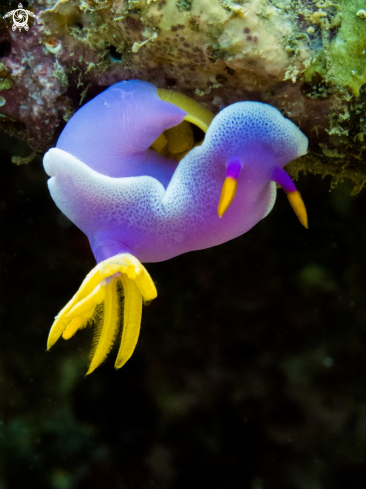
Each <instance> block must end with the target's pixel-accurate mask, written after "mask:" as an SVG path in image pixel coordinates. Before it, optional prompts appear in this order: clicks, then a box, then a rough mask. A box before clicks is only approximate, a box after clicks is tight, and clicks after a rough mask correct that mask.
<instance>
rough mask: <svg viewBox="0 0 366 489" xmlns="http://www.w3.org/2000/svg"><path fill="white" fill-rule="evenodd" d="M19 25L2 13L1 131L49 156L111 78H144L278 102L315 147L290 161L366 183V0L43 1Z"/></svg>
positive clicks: (294, 168)
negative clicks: (24, 27)
mask: <svg viewBox="0 0 366 489" xmlns="http://www.w3.org/2000/svg"><path fill="white" fill-rule="evenodd" d="M28 3H29V5H28V7H27V8H29V9H30V10H32V11H34V13H35V14H36V15H37V19H35V20H34V19H31V18H29V26H30V27H29V31H28V32H19V31H18V30H17V31H15V32H13V31H12V29H11V20H10V19H9V18H7V19H4V18H0V97H1V99H0V100H1V107H0V115H1V117H0V122H1V127H2V128H3V129H5V130H6V131H8V132H10V133H11V134H13V135H17V136H18V137H21V138H22V139H25V140H26V141H27V142H28V144H29V146H30V148H31V149H32V150H33V151H37V152H44V151H45V150H46V149H48V148H49V147H50V146H52V145H53V143H54V141H55V139H56V138H57V137H58V135H59V134H60V131H61V129H62V127H63V125H64V123H65V121H67V120H68V119H69V118H70V116H71V115H72V114H73V112H74V111H75V110H77V108H78V107H79V106H80V105H81V104H82V103H84V102H86V101H88V100H90V98H92V97H93V96H95V95H96V94H97V93H99V92H101V91H102V90H103V89H104V88H105V87H106V86H109V85H111V84H112V83H115V82H117V81H120V80H127V79H133V78H138V79H141V80H146V81H149V82H152V83H154V84H156V85H158V86H159V87H165V88H171V89H173V90H179V91H181V92H183V93H186V94H187V95H189V96H193V97H195V98H196V100H198V101H199V102H201V103H204V104H206V106H207V107H208V108H210V109H211V110H213V111H214V112H215V113H217V112H218V111H219V110H220V109H222V108H223V107H225V106H227V105H228V104H231V103H234V102H237V101H239V100H259V101H262V102H266V103H269V104H271V105H273V106H275V107H277V108H278V109H280V110H281V111H282V113H283V114H284V115H285V116H286V117H289V118H290V119H291V120H293V121H294V122H295V123H296V124H298V125H299V126H300V128H301V130H302V131H303V132H305V133H306V135H307V136H308V137H309V139H310V143H311V145H310V152H309V154H308V155H306V156H305V157H303V158H302V159H300V160H298V161H296V163H292V164H290V165H289V171H290V172H292V174H293V175H295V176H296V174H297V173H298V172H299V171H303V170H309V171H311V172H313V173H320V174H322V175H326V174H330V175H332V176H333V184H335V183H337V181H339V180H341V179H343V178H344V177H349V178H351V179H352V180H353V182H354V184H355V187H354V191H358V190H359V189H360V188H361V187H362V186H363V185H364V183H365V181H366V167H365V164H364V160H365V158H364V155H365V153H366V151H365V148H366V145H365V143H364V136H365V133H366V122H365V111H366V90H365V88H363V86H364V84H365V82H366V63H365V61H366V11H365V10H364V2H363V0H353V1H350V0H335V1H332V2H330V1H328V0H325V1H318V2H315V1H314V2H308V1H303V2H294V1H292V0H277V1H274V2H272V1H269V0H249V1H246V2H244V1H238V2H233V1H231V0H125V1H120V2H116V1H112V0H59V1H58V2H56V3H55V2H50V1H48V0H47V1H46V0H38V1H34V2H28ZM7 10H8V6H2V7H0V13H1V14H2V16H4V15H5V14H6V12H7Z"/></svg>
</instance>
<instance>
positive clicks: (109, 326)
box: [86, 277, 119, 375]
mask: <svg viewBox="0 0 366 489" xmlns="http://www.w3.org/2000/svg"><path fill="white" fill-rule="evenodd" d="M117 281H118V278H117V277H114V278H113V279H112V280H111V282H110V283H109V284H108V285H106V286H105V289H106V291H105V297H104V303H103V304H104V310H103V314H102V315H101V317H100V318H98V319H97V321H96V326H95V333H94V340H93V346H92V350H91V352H90V359H91V361H90V365H89V369H88V371H87V373H86V375H89V374H91V373H92V372H93V371H94V370H95V369H96V368H97V367H99V365H100V364H101V363H102V362H103V361H104V360H105V359H106V357H107V355H108V353H109V352H110V351H111V349H112V346H113V343H114V342H115V340H116V337H117V333H118V327H119V315H118V292H117Z"/></svg>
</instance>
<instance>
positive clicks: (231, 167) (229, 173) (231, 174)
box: [226, 158, 241, 180]
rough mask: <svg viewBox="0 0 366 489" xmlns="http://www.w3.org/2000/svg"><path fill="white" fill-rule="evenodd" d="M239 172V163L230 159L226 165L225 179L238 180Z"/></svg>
mask: <svg viewBox="0 0 366 489" xmlns="http://www.w3.org/2000/svg"><path fill="white" fill-rule="evenodd" d="M240 170H241V162H240V160H239V159H238V158H231V159H229V160H228V161H227V163H226V178H233V179H234V180H237V179H238V176H239V173H240Z"/></svg>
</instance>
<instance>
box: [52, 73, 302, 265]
mask: <svg viewBox="0 0 366 489" xmlns="http://www.w3.org/2000/svg"><path fill="white" fill-rule="evenodd" d="M125 83H126V85H127V83H136V82H125ZM137 83H144V84H145V82H137ZM117 85H119V86H120V85H121V84H117ZM126 85H124V86H126ZM146 85H150V84H146ZM150 86H153V85H150ZM132 88H133V86H132ZM103 93H105V92H103ZM98 97H99V96H98ZM98 97H96V99H97V98H98ZM96 99H94V100H96ZM164 104H167V103H165V102H164ZM87 105H88V104H87ZM168 105H171V104H168ZM179 110H180V109H179ZM95 116H96V117H99V118H101V119H102V118H103V112H102V111H101V112H100V113H99V114H96V115H95ZM178 117H179V114H178ZM122 119H123V120H125V123H126V124H128V120H127V119H126V118H122ZM122 119H121V120H122ZM150 119H151V120H152V118H151V117H150ZM71 121H72V119H71ZM119 123H120V121H119ZM140 124H141V128H142V129H141V130H140V129H139V128H138V127H137V126H135V128H134V130H135V137H136V138H139V135H140V133H141V131H142V130H143V127H144V124H145V120H144V119H143V118H142V119H141V120H140ZM175 124H176V123H172V124H171V126H174V125H175ZM171 126H168V127H171ZM118 129H119V131H120V132H121V133H123V132H124V127H123V125H122V126H121V127H119V128H118ZM83 130H84V131H87V127H84V128H83ZM61 137H63V136H61ZM60 139H61V138H60ZM307 143H308V141H307V138H306V136H304V134H303V133H302V132H301V131H300V130H299V129H298V128H297V127H296V126H295V124H293V123H292V122H291V121H289V120H287V119H285V118H284V117H283V116H282V115H281V113H280V112H279V111H278V110H277V109H275V108H273V107H271V106H269V105H266V104H262V103H258V102H239V103H236V104H233V105H231V106H229V107H227V108H225V109H224V110H223V111H221V112H220V113H219V114H218V115H217V116H216V117H215V119H214V120H213V122H212V124H211V126H210V127H209V129H208V131H207V134H206V137H205V140H204V142H203V144H202V145H201V146H199V147H196V148H194V149H193V150H192V151H190V152H189V153H188V154H187V155H186V156H185V157H184V158H183V159H182V160H181V161H180V163H179V165H178V166H177V168H176V169H175V171H174V173H173V176H172V177H171V179H170V181H168V185H167V188H165V187H166V183H167V182H166V181H165V180H164V179H166V176H163V177H162V178H161V179H160V178H159V176H157V177H156V178H155V177H152V176H126V177H119V178H115V177H112V176H107V175H105V174H104V175H103V174H101V173H100V172H99V171H96V170H95V169H92V168H90V166H88V161H87V160H84V161H80V159H78V158H76V157H75V156H72V155H71V154H69V152H67V151H64V150H63V149H59V147H58V148H54V149H51V150H50V151H48V153H46V155H45V157H44V167H45V170H46V172H47V173H48V175H49V176H51V177H52V178H51V179H50V180H49V182H48V185H49V189H50V192H51V195H52V198H53V199H54V201H55V202H56V204H57V206H58V207H59V208H60V209H61V210H62V212H64V214H66V216H67V217H69V219H71V220H72V221H73V222H74V223H75V224H76V225H77V226H78V227H79V228H80V229H81V230H82V231H84V233H85V234H86V235H87V236H88V237H89V240H90V243H91V246H92V249H93V252H94V255H95V256H96V259H97V261H100V260H102V259H105V258H108V257H110V256H113V255H114V254H116V253H119V252H124V251H128V252H130V253H132V254H133V255H134V256H136V257H137V258H138V259H139V260H140V261H141V262H156V261H163V260H167V259H169V258H172V257H174V256H177V255H180V254H182V253H186V252H188V251H193V250H198V249H203V248H208V247H211V246H215V245H218V244H221V243H223V242H225V241H228V240H230V239H233V238H235V237H237V236H240V235H241V234H243V233H245V232H246V231H248V230H249V229H250V228H251V227H253V226H254V225H255V224H256V223H257V222H258V221H259V220H261V219H262V218H263V217H265V215H267V214H268V212H269V211H270V210H271V209H272V207H273V204H274V201H275V195H276V184H275V183H274V182H271V175H272V172H273V169H274V168H275V167H281V168H282V167H283V166H284V165H285V164H286V163H288V162H289V161H291V160H293V159H295V158H297V157H299V156H301V155H303V154H305V153H306V151H307ZM150 144H151V143H149V145H148V146H147V147H145V152H146V151H149V152H151V151H150V150H148V147H149V146H150ZM58 146H59V145H58ZM106 151H107V149H106ZM230 158H238V159H239V160H240V162H241V163H242V170H241V172H240V175H239V178H238V189H237V194H236V196H235V198H234V200H233V202H232V204H231V206H230V207H229V209H228V211H227V212H226V213H225V214H224V216H223V217H222V218H221V219H220V218H219V217H218V214H217V206H218V202H219V199H220V194H221V189H222V185H223V182H224V180H225V175H226V163H227V161H228V159H230ZM100 164H101V165H102V164H103V163H102V162H101V163H100ZM120 165H121V167H122V168H123V165H124V161H123V158H121V160H120ZM131 171H132V174H133V169H132V170H131V166H130V167H129V172H130V173H129V174H131ZM139 171H141V166H140V167H139ZM139 175H140V173H139ZM159 180H161V181H159ZM164 184H165V185H164Z"/></svg>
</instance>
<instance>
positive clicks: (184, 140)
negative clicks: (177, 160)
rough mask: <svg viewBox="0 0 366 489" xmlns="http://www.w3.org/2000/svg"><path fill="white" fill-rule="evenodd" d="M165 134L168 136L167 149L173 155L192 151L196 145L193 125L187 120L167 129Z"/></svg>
mask: <svg viewBox="0 0 366 489" xmlns="http://www.w3.org/2000/svg"><path fill="white" fill-rule="evenodd" d="M164 134H165V136H166V138H167V150H168V151H169V152H170V153H172V154H173V155H174V154H179V153H182V152H183V151H190V150H191V149H192V148H193V146H194V137H193V131H192V127H191V125H190V124H189V123H188V122H187V121H183V122H181V123H180V124H179V125H178V126H174V127H171V128H170V129H167V130H166V131H165V132H164Z"/></svg>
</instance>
